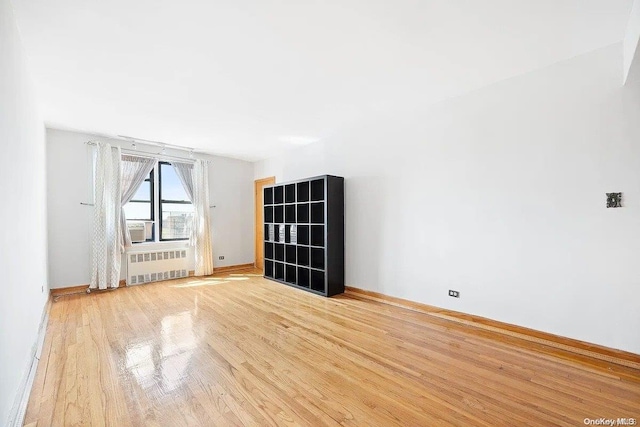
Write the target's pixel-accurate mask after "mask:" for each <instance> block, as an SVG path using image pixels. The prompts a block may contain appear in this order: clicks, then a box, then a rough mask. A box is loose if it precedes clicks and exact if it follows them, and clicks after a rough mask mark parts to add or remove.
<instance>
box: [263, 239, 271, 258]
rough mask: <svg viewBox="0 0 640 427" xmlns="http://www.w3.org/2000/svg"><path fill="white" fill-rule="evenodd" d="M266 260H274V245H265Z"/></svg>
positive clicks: (267, 243)
mask: <svg viewBox="0 0 640 427" xmlns="http://www.w3.org/2000/svg"><path fill="white" fill-rule="evenodd" d="M264 257H265V259H273V243H269V242H266V243H265V244H264Z"/></svg>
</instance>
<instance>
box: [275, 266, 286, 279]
mask: <svg viewBox="0 0 640 427" xmlns="http://www.w3.org/2000/svg"><path fill="white" fill-rule="evenodd" d="M274 271H275V272H274V274H273V278H274V279H276V280H284V264H283V263H281V262H276V263H274Z"/></svg>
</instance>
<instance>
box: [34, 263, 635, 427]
mask: <svg viewBox="0 0 640 427" xmlns="http://www.w3.org/2000/svg"><path fill="white" fill-rule="evenodd" d="M558 352H559V351H556V353H558ZM599 363H600V362H599ZM601 417H611V418H614V419H617V418H621V417H635V418H636V419H637V418H640V372H638V371H634V370H632V369H629V368H623V367H606V366H602V363H600V364H597V363H594V364H588V363H587V364H585V363H584V362H583V361H578V360H572V359H571V358H570V357H566V355H563V357H554V355H553V353H549V352H541V351H539V348H536V346H534V345H532V344H531V343H526V342H521V341H519V340H517V339H512V338H509V337H505V336H500V335H492V334H491V333H488V332H486V331H478V330H476V329H473V328H471V327H468V326H465V325H460V324H456V323H453V322H449V321H447V320H443V319H438V318H434V317H432V316H429V315H426V314H422V313H417V312H413V311H409V310H405V309H402V308H398V307H394V306H390V305H385V304H382V303H379V302H374V301H370V300H366V299H362V298H361V297H358V296H357V295H355V294H345V295H341V296H338V297H334V298H331V299H327V298H323V297H319V296H316V295H312V294H309V293H306V292H303V291H299V290H297V289H293V288H291V287H288V286H284V285H280V284H277V283H274V282H271V281H268V280H265V279H263V278H262V277H261V275H260V273H259V272H257V271H250V272H246V273H234V274H224V275H218V276H215V277H207V278H202V279H200V278H185V279H179V280H174V281H168V282H159V283H152V284H148V285H140V286H134V287H128V288H121V289H118V290H117V291H114V292H109V293H101V294H96V293H92V294H90V295H86V294H82V295H71V296H65V297H60V298H59V299H57V301H55V302H54V303H53V304H52V306H51V313H50V319H49V326H48V331H47V337H46V341H45V348H44V350H43V353H42V358H41V361H40V365H39V367H38V372H37V376H36V381H35V383H34V388H33V391H32V394H31V398H30V401H29V406H28V410H27V417H26V420H25V421H26V424H32V423H33V424H34V425H35V423H36V422H37V425H39V426H50V425H58V426H67V425H80V424H85V425H93V426H97V425H114V426H125V425H133V426H190V425H201V426H226V425H258V426H263V425H338V424H342V425H353V426H362V425H380V426H390V425H399V426H407V425H412V426H436V425H460V426H470V425H484V426H498V425H500V426H502V425H505V426H506V425H567V426H569V425H570V426H576V425H583V421H584V419H585V418H601Z"/></svg>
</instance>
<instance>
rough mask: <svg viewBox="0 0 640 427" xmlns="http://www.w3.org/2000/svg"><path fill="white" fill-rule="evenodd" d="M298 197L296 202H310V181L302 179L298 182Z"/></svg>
mask: <svg viewBox="0 0 640 427" xmlns="http://www.w3.org/2000/svg"><path fill="white" fill-rule="evenodd" d="M297 185H298V197H297V198H296V202H308V201H309V181H302V182H299V183H298V184H297Z"/></svg>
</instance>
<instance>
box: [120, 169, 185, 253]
mask: <svg viewBox="0 0 640 427" xmlns="http://www.w3.org/2000/svg"><path fill="white" fill-rule="evenodd" d="M124 211H125V214H126V217H127V222H132V221H145V222H146V223H147V224H152V225H150V229H151V230H152V233H150V235H149V236H148V238H147V240H146V241H151V242H153V241H167V240H186V239H189V237H190V235H191V226H192V223H193V204H192V203H191V201H190V200H189V197H188V195H187V192H186V191H185V189H184V186H183V185H182V182H181V181H180V178H178V175H177V174H176V171H175V170H174V169H173V166H172V165H171V163H168V162H158V163H157V164H156V166H155V167H154V168H153V170H152V171H151V172H150V173H149V176H148V177H147V178H146V179H145V180H144V182H143V183H142V184H141V185H140V187H139V188H138V190H137V191H136V194H135V195H134V196H133V199H131V201H130V202H129V203H127V204H126V205H124ZM156 218H157V219H158V220H156ZM156 230H160V232H159V233H158V232H157V231H156Z"/></svg>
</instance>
